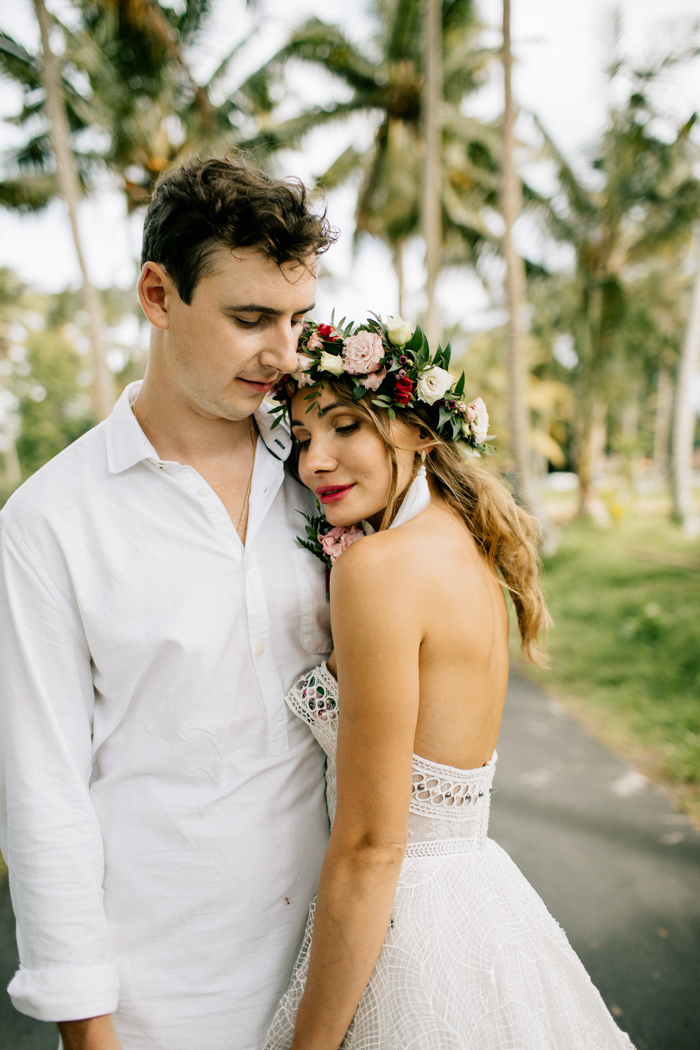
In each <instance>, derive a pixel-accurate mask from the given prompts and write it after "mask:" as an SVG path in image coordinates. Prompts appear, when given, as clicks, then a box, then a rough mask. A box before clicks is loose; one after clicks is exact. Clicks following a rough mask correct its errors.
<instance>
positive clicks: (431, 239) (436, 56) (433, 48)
mask: <svg viewBox="0 0 700 1050" xmlns="http://www.w3.org/2000/svg"><path fill="white" fill-rule="evenodd" d="M424 12H425V13H424V25H423V39H424V42H425V43H424V66H425V76H424V86H423V125H424V140H425V172H424V178H423V236H424V237H425V268H426V290H427V293H428V310H427V316H426V326H425V327H426V335H427V337H428V342H429V343H430V348H431V350H433V351H434V350H436V349H437V345H438V343H439V341H440V337H441V334H442V332H441V328H442V326H441V324H440V311H439V308H438V304H437V301H436V299H435V287H436V285H437V279H438V274H439V272H440V250H441V247H442V112H441V109H442V2H441V0H425V8H424Z"/></svg>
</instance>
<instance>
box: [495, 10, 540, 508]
mask: <svg viewBox="0 0 700 1050" xmlns="http://www.w3.org/2000/svg"><path fill="white" fill-rule="evenodd" d="M502 58H503V82H504V89H505V103H504V109H503V127H502V134H503V152H502V157H501V179H502V188H501V202H500V203H501V213H502V215H503V222H504V232H503V238H502V242H501V244H502V251H503V257H504V259H505V263H506V288H507V294H508V352H507V363H508V418H509V424H510V450H511V456H512V459H513V461H514V463H515V492H516V496H517V498H518V500H519V501H520V502H521V503H522V504H523V506H525V507H526V508H527V509H528V510H530V511H531V512H532V511H533V508H534V503H535V497H534V493H533V488H532V468H531V462H530V459H531V453H530V443H529V440H528V434H529V429H530V428H529V426H528V418H527V417H528V408H527V374H528V369H527V362H526V360H525V345H524V344H525V332H524V330H523V313H524V310H525V264H524V262H523V260H522V259H521V257H520V256H519V255H518V253H517V252H516V250H515V248H514V246H513V226H514V224H515V221H516V219H517V218H518V215H519V214H520V209H521V201H522V194H521V188H520V181H519V179H518V177H517V173H516V169H515V160H514V157H513V150H514V146H515V138H514V134H513V125H514V123H515V107H514V105H513V92H512V88H511V67H512V55H511V48H510V0H503V55H502Z"/></svg>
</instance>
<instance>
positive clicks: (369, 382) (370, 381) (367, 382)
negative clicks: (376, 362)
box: [360, 368, 386, 390]
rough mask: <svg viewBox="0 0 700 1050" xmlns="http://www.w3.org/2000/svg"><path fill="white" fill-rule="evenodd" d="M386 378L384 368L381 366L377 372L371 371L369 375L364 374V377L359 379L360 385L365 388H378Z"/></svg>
mask: <svg viewBox="0 0 700 1050" xmlns="http://www.w3.org/2000/svg"><path fill="white" fill-rule="evenodd" d="M385 379H386V368H381V369H380V370H379V371H378V372H373V373H372V375H371V376H365V378H364V379H361V380H360V386H363V387H364V388H365V390H379V387H380V386H381V385H382V383H383V382H384V380H385Z"/></svg>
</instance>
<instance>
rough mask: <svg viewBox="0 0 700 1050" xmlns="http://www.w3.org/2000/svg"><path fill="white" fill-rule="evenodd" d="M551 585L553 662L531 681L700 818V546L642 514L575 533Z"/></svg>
mask: <svg viewBox="0 0 700 1050" xmlns="http://www.w3.org/2000/svg"><path fill="white" fill-rule="evenodd" d="M543 580H544V588H545V591H546V594H547V598H548V602H549V607H550V611H551V614H552V617H553V619H554V626H553V628H552V630H551V632H550V636H549V650H550V654H551V660H552V663H551V668H550V670H549V671H548V672H546V673H545V674H542V673H540V672H537V671H534V672H532V673H533V674H534V676H535V677H536V679H537V680H538V681H540V682H541V683H542V684H543V685H545V686H547V687H549V688H550V689H551V690H552V691H553V692H554V693H556V694H557V695H558V696H560V697H561V699H562V700H563V701H564V703H565V704H566V705H567V706H569V707H570V709H572V710H573V712H574V714H576V715H577V716H578V717H579V718H581V719H582V720H583V721H584V722H585V723H587V724H588V726H589V727H590V728H591V729H592V730H593V731H594V732H595V733H596V734H597V735H598V736H599V737H601V738H602V739H603V740H605V741H606V742H607V743H609V744H611V745H612V746H613V747H615V748H617V749H618V750H621V751H622V752H624V753H626V754H628V755H629V756H630V757H631V758H632V759H633V760H634V761H635V762H636V763H637V765H639V766H640V768H642V769H643V771H644V772H646V773H648V774H649V775H650V776H652V777H654V778H656V779H661V780H665V781H666V782H667V783H669V784H670V785H672V786H673V787H674V789H675V792H676V795H677V797H678V800H679V802H680V804H681V805H682V806H683V808H684V809H686V810H687V811H688V812H689V813H691V814H692V815H693V816H694V817H696V818H700V540H693V541H691V540H688V539H686V538H685V537H684V536H683V535H682V533H681V532H680V530H678V529H677V528H675V527H674V526H671V525H670V524H668V523H667V522H666V521H664V520H662V519H660V518H652V517H649V516H645V514H644V513H643V511H642V509H641V508H637V509H636V510H635V509H634V508H631V509H630V511H629V513H628V515H627V516H626V517H625V519H623V520H622V521H621V522H619V523H618V524H617V525H616V526H614V527H613V528H611V529H609V530H605V531H601V530H600V529H596V528H594V527H593V526H591V525H587V524H585V523H583V522H574V523H573V524H571V525H568V526H567V527H566V528H565V529H564V531H563V533H562V542H561V546H560V548H559V551H558V552H557V554H556V555H555V556H554V557H552V558H550V559H549V560H548V561H547V562H546V564H545V568H544V574H543Z"/></svg>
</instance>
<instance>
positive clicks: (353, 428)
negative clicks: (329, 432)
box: [335, 421, 360, 434]
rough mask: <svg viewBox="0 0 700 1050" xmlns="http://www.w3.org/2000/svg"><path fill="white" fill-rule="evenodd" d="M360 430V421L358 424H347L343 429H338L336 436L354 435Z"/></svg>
mask: <svg viewBox="0 0 700 1050" xmlns="http://www.w3.org/2000/svg"><path fill="white" fill-rule="evenodd" d="M359 429H360V424H359V421H358V422H356V423H345V424H344V425H343V426H342V427H336V428H335V432H336V434H354V433H355V431H356V430H359Z"/></svg>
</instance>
